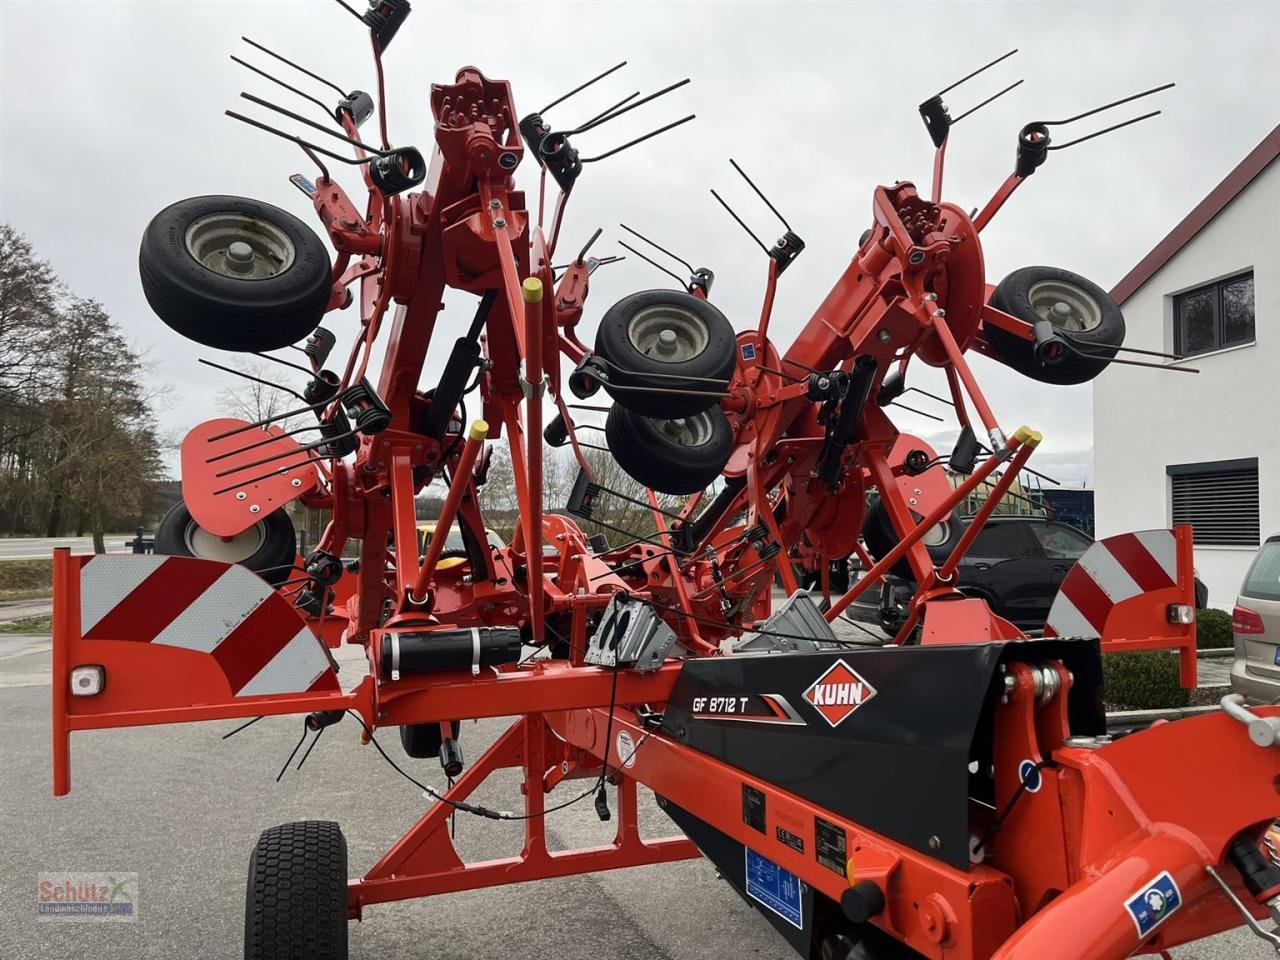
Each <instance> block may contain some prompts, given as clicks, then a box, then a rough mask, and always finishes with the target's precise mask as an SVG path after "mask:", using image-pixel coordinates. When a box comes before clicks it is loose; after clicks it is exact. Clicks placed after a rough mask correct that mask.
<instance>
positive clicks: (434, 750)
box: [400, 720, 461, 760]
mask: <svg viewBox="0 0 1280 960" xmlns="http://www.w3.org/2000/svg"><path fill="white" fill-rule="evenodd" d="M460 730H461V724H459V723H458V721H457V720H454V721H453V739H455V740H457V739H458V732H459V731H460ZM442 742H443V740H442V739H441V737H440V724H438V723H405V724H402V725H401V726H400V746H402V747H404V752H405V755H406V756H409V757H412V758H413V759H415V760H429V759H432V758H437V757H439V756H440V744H441V743H442Z"/></svg>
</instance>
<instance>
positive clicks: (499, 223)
mask: <svg viewBox="0 0 1280 960" xmlns="http://www.w3.org/2000/svg"><path fill="white" fill-rule="evenodd" d="M493 225H494V226H495V227H498V228H499V229H501V228H502V227H505V226H506V225H507V221H506V220H505V219H503V218H502V217H498V219H497V220H494V221H493Z"/></svg>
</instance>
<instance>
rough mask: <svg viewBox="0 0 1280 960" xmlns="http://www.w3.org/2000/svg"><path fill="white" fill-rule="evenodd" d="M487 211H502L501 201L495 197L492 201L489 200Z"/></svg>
mask: <svg viewBox="0 0 1280 960" xmlns="http://www.w3.org/2000/svg"><path fill="white" fill-rule="evenodd" d="M489 209H490V210H501V209H502V201H501V200H499V199H498V198H497V197H495V198H494V199H492V200H490V201H489Z"/></svg>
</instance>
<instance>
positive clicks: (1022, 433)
mask: <svg viewBox="0 0 1280 960" xmlns="http://www.w3.org/2000/svg"><path fill="white" fill-rule="evenodd" d="M1034 434H1035V431H1034V430H1032V429H1031V428H1030V427H1028V426H1026V425H1025V424H1023V425H1022V426H1021V427H1019V428H1018V429H1017V430H1015V431H1013V439H1015V440H1017V441H1018V442H1019V443H1026V442H1027V441H1028V440H1030V439H1031V437H1032V436H1033V435H1034Z"/></svg>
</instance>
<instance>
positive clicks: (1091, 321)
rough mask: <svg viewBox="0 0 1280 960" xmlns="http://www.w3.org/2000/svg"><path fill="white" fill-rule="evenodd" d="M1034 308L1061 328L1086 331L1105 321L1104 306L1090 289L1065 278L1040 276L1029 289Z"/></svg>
mask: <svg viewBox="0 0 1280 960" xmlns="http://www.w3.org/2000/svg"><path fill="white" fill-rule="evenodd" d="M1027 299H1028V300H1030V301H1031V309H1032V310H1034V311H1035V312H1036V313H1037V314H1039V316H1040V318H1041V319H1042V320H1048V321H1049V322H1050V323H1051V324H1053V325H1054V326H1055V327H1057V328H1058V329H1059V330H1066V331H1067V332H1068V333H1086V332H1088V331H1090V330H1093V329H1095V328H1096V327H1097V326H1098V325H1099V324H1101V323H1102V306H1101V304H1099V303H1098V301H1097V300H1095V299H1094V298H1093V296H1092V295H1091V294H1089V293H1088V292H1087V291H1085V290H1082V289H1081V288H1080V287H1077V286H1076V285H1075V284H1073V283H1066V282H1065V281H1062V280H1041V281H1040V282H1039V283H1033V284H1032V285H1031V289H1030V290H1029V291H1027Z"/></svg>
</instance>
